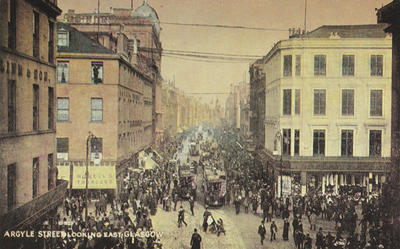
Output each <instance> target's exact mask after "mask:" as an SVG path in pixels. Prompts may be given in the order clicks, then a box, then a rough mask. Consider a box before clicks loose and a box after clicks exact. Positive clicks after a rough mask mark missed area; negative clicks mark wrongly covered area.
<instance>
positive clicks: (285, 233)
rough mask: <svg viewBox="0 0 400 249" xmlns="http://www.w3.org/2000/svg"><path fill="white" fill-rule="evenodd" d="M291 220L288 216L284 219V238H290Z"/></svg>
mask: <svg viewBox="0 0 400 249" xmlns="http://www.w3.org/2000/svg"><path fill="white" fill-rule="evenodd" d="M289 226H290V225H289V221H288V219H287V218H286V219H285V220H284V221H283V234H282V237H283V240H286V241H287V240H289Z"/></svg>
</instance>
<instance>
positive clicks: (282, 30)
mask: <svg viewBox="0 0 400 249" xmlns="http://www.w3.org/2000/svg"><path fill="white" fill-rule="evenodd" d="M160 24H166V25H177V26H191V27H208V28H225V29H248V30H263V31H278V32H287V29H276V28H264V27H246V26H236V25H222V24H202V23H178V22H160Z"/></svg>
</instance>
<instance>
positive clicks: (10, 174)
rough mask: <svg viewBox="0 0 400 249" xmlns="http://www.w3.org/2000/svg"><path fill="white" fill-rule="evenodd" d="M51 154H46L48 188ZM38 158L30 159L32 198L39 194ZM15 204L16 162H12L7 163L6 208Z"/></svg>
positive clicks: (50, 186) (49, 184) (8, 208)
mask: <svg viewBox="0 0 400 249" xmlns="http://www.w3.org/2000/svg"><path fill="white" fill-rule="evenodd" d="M53 161H54V159H53V154H48V155H47V166H48V170H47V174H48V182H47V187H48V189H49V190H50V189H51V188H52V187H54V186H53V183H52V178H51V177H52V174H51V170H52V168H53V167H54V165H53ZM40 169H41V167H40V160H39V157H35V158H33V159H32V198H35V197H36V196H38V194H39V186H40V185H39V183H40V182H39V181H40V175H39V174H40ZM16 204H17V164H16V163H12V164H9V165H7V210H8V211H10V210H12V209H13V208H15V206H16Z"/></svg>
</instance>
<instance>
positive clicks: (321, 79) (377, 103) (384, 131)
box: [250, 25, 392, 194]
mask: <svg viewBox="0 0 400 249" xmlns="http://www.w3.org/2000/svg"><path fill="white" fill-rule="evenodd" d="M382 29H383V26H382V25H355V26H351V25H348V26H321V27H319V28H317V29H316V30H314V31H311V32H309V33H307V34H300V33H292V34H291V36H290V39H288V40H282V41H279V42H278V43H277V44H276V45H275V46H274V47H273V48H272V49H271V51H269V52H268V54H267V55H266V56H265V57H264V58H263V59H262V62H261V61H258V62H257V63H255V64H253V66H252V67H251V70H250V72H251V77H252V78H251V84H253V87H252V91H251V97H252V98H253V99H252V100H251V105H252V106H253V107H256V106H258V108H259V109H257V108H255V112H254V113H253V115H252V117H253V122H252V124H253V125H252V128H253V131H254V132H255V134H262V131H260V129H263V125H264V129H265V143H264V148H265V152H266V154H267V155H268V157H269V161H270V162H272V163H273V164H274V166H275V175H276V176H277V177H276V179H280V177H281V175H283V176H284V181H283V184H285V185H284V188H285V189H284V191H283V193H284V194H285V193H286V194H288V193H289V192H292V191H294V192H298V193H302V194H305V193H306V192H307V191H308V192H309V191H317V190H320V191H322V192H323V193H326V192H338V191H339V190H340V187H341V186H347V185H352V186H354V185H359V186H363V187H365V191H366V192H371V191H379V190H380V189H381V184H382V183H384V182H385V181H386V174H387V173H388V172H387V170H388V163H389V157H390V143H389V141H390V137H391V122H390V120H391V119H390V113H391V107H390V103H391V87H390V82H391V63H390V62H391V42H392V40H391V37H390V36H389V35H386V34H385V33H384V32H383V31H382ZM263 73H265V81H264V80H263ZM255 84H258V86H254V85H255ZM262 84H265V98H264V100H265V103H263V102H264V100H262V99H260V97H261V98H262V97H263V94H264V86H262ZM260 104H262V105H263V104H265V118H264V119H260V116H261V117H262V114H263V112H264V107H263V106H262V107H260ZM262 122H263V124H262ZM281 157H282V160H281V159H280V158H281ZM280 182H281V181H280V180H278V181H277V186H276V190H277V193H278V194H280V190H279V189H280ZM290 186H292V188H291V187H290Z"/></svg>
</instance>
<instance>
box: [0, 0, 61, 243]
mask: <svg viewBox="0 0 400 249" xmlns="http://www.w3.org/2000/svg"><path fill="white" fill-rule="evenodd" d="M0 12H1V13H2V14H1V15H0V30H1V32H0V83H1V84H0V192H1V195H0V232H1V233H2V231H4V229H13V230H21V229H23V228H25V227H27V226H34V224H35V223H36V222H38V220H40V219H41V218H42V217H43V216H44V215H45V214H48V213H50V212H52V213H53V214H54V211H55V207H56V206H57V205H58V204H59V203H60V202H61V201H62V199H63V196H64V194H65V189H66V183H65V184H61V185H57V184H56V170H55V167H54V163H55V159H56V155H55V134H56V126H55V93H56V91H55V82H56V69H55V39H56V36H55V35H56V34H55V23H56V18H57V16H58V15H60V14H61V10H60V9H59V8H58V7H57V1H56V0H48V1H23V0H6V1H1V2H0ZM2 234H3V233H2ZM15 242H17V241H15ZM8 248H11V246H10V247H8Z"/></svg>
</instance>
